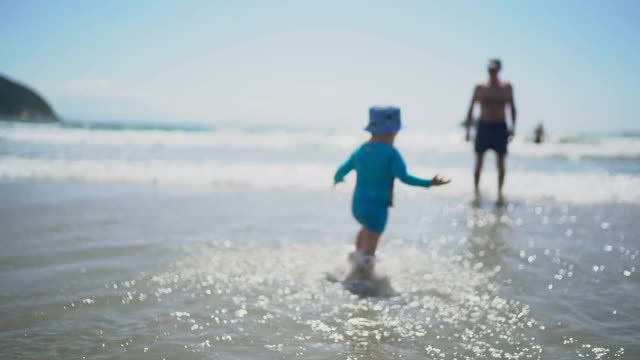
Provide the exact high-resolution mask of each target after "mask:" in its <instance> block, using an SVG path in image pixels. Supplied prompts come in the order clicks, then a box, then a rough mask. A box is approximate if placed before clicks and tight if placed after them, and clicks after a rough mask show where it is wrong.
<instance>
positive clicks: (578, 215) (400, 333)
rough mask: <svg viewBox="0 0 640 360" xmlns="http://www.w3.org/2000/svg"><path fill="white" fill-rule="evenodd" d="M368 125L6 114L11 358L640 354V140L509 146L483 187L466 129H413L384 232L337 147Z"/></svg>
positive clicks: (2, 190)
mask: <svg viewBox="0 0 640 360" xmlns="http://www.w3.org/2000/svg"><path fill="white" fill-rule="evenodd" d="M361 140H362V137H361V136H360V135H359V134H348V133H339V132H331V131H315V130H313V131H312V130H299V129H298V130H295V131H292V130H286V129H267V130H259V131H258V130H255V131H254V130H252V131H246V130H242V129H237V128H234V129H226V130H225V129H222V130H216V131H213V130H211V131H200V130H189V129H187V130H181V129H179V128H178V129H154V128H144V129H138V130H135V129H133V130H132V129H128V128H126V127H123V128H115V129H114V128H109V129H104V128H97V129H95V128H92V127H88V128H85V127H81V126H77V125H73V126H70V127H69V126H56V125H42V126H35V125H16V124H8V123H0V242H1V244H2V251H1V252H0V358H3V359H4V358H21V359H42V358H63V359H67V358H74V359H75V358H77V359H80V358H87V359H120V358H127V359H163V358H165V359H289V358H305V359H327V358H331V359H388V358H404V359H423V358H428V359H429V358H433V359H481V358H499V359H576V358H588V359H636V358H639V357H640V346H638V344H639V343H640V325H639V324H638V322H637V320H636V319H637V318H638V317H639V316H640V305H638V302H637V297H638V294H640V284H639V282H640V280H639V278H638V271H637V268H638V267H639V264H638V261H639V260H638V255H639V251H640V239H638V234H639V233H640V225H639V224H638V222H637V219H638V218H640V176H639V174H640V168H639V167H638V162H637V159H638V158H640V141H639V140H638V139H637V138H633V137H631V138H628V137H618V138H615V137H613V138H610V137H601V138H596V139H586V140H584V139H583V140H580V139H579V140H580V141H573V142H566V141H558V142H555V143H550V144H545V145H544V146H543V147H536V146H533V145H531V144H527V143H524V142H516V143H514V144H512V146H511V148H510V149H511V154H510V155H509V162H508V164H509V173H508V176H507V185H506V193H507V199H508V201H507V205H506V206H504V207H496V206H495V205H494V203H493V198H494V192H493V189H492V187H493V186H492V185H493V184H494V181H495V172H494V171H493V169H492V168H493V167H492V166H491V158H489V160H488V161H487V171H486V172H485V175H483V176H484V177H483V194H484V197H483V199H482V201H481V202H480V204H479V205H474V204H472V201H471V196H470V191H469V187H470V186H469V185H470V184H471V176H470V175H471V173H470V169H469V166H470V165H471V162H472V161H473V159H472V157H471V156H470V154H469V149H468V144H465V143H463V142H461V141H460V138H459V137H456V136H438V135H434V134H431V135H428V134H421V133H419V132H407V133H406V134H404V133H403V134H402V135H401V137H399V139H398V147H399V148H400V150H401V151H402V152H403V154H404V155H405V159H406V160H407V162H408V164H409V169H410V170H411V171H412V172H414V173H416V174H418V175H425V174H427V175H428V174H433V173H434V172H435V171H436V170H437V171H439V172H440V173H442V174H445V175H447V176H451V177H452V178H453V180H454V181H453V183H452V184H451V185H448V186H446V187H442V188H438V189H431V190H427V191H425V190H421V189H411V188H408V187H405V186H400V185H399V186H397V187H396V201H395V204H396V205H395V206H394V207H393V208H392V210H391V215H390V220H389V225H388V228H387V231H386V232H385V234H384V236H383V238H382V240H381V246H380V250H379V253H378V259H379V262H378V267H377V272H378V275H379V276H380V277H382V278H386V279H388V281H389V286H390V287H391V288H392V290H393V291H390V292H389V293H391V295H390V296H382V297H358V296H355V295H354V294H352V293H350V292H349V291H347V290H346V289H344V288H343V287H342V285H341V284H340V283H337V282H331V281H327V275H329V276H330V277H331V276H334V277H338V278H340V277H342V276H344V275H345V273H346V271H347V261H346V256H347V253H348V252H349V251H351V249H352V246H353V245H352V242H353V236H354V234H355V232H356V230H357V228H356V224H355V222H354V221H353V219H352V218H351V215H350V213H349V208H350V204H349V202H350V194H351V193H350V192H351V187H352V185H353V178H352V177H350V178H349V180H348V181H347V184H345V185H344V186H341V187H338V188H337V189H332V188H331V187H330V184H331V175H332V172H333V170H334V169H335V166H336V165H337V164H338V163H339V162H340V161H341V160H343V159H344V158H345V157H346V156H347V155H348V154H349V152H350V151H351V149H352V148H353V146H355V145H357V144H358V142H359V141H361Z"/></svg>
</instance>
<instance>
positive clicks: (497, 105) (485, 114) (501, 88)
mask: <svg viewBox="0 0 640 360" xmlns="http://www.w3.org/2000/svg"><path fill="white" fill-rule="evenodd" d="M475 94H476V96H475V100H476V101H477V102H479V103H480V121H484V122H503V121H505V119H506V112H505V108H506V105H507V103H510V101H511V99H512V94H513V93H512V90H511V84H509V83H507V82H499V83H497V84H490V83H483V84H478V85H477V86H476V92H475Z"/></svg>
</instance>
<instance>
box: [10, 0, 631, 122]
mask: <svg viewBox="0 0 640 360" xmlns="http://www.w3.org/2000/svg"><path fill="white" fill-rule="evenodd" d="M639 18H640V2H638V1H635V0H615V1H600V0H563V1H525V0H523V1H482V2H479V1H473V0H469V1H384V2H383V1H331V0H324V1H276V0H273V1H243V0H234V1H213V0H212V1H163V0H153V1H146V0H137V1H125V0H118V1H114V0H106V1H99V2H98V1H82V0H77V1H69V0H56V1H48V0H40V1H34V0H23V1H14V0H0V43H1V44H2V50H1V51H0V74H4V75H5V76H8V77H10V78H12V79H15V80H18V81H20V82H22V83H25V84H28V85H29V86H31V87H32V88H34V89H36V90H37V91H38V92H40V93H41V94H42V95H43V96H44V97H45V98H47V99H48V100H49V102H50V103H51V104H52V105H53V107H54V109H55V110H56V111H57V112H58V113H59V114H60V115H61V116H62V117H64V118H67V119H76V120H77V119H88V120H91V119H94V120H101V119H110V120H122V121H128V120H149V121H151V120H153V121H172V122H180V121H184V122H205V123H214V124H215V123H226V124H229V123H261V124H298V125H312V126H329V127H337V126H339V127H345V128H360V127H362V126H363V125H364V123H365V122H366V117H367V109H368V107H369V106H371V105H374V104H380V105H385V104H393V105H397V106H400V107H401V109H402V115H403V121H404V123H405V125H406V126H407V127H409V128H411V127H415V128H420V129H455V128H456V126H457V125H458V124H459V123H460V122H461V121H462V119H463V118H464V116H465V114H466V111H467V108H468V105H469V101H470V97H471V93H472V90H473V87H474V85H475V84H476V83H478V82H481V81H485V80H486V78H487V72H486V64H487V60H488V59H489V58H491V57H499V58H500V59H501V60H502V62H503V71H502V72H501V77H502V78H503V79H504V80H507V81H509V82H511V83H512V85H513V88H514V94H515V100H516V105H517V109H518V113H519V118H518V128H519V129H522V131H529V130H530V129H531V128H533V126H534V125H535V124H536V123H538V122H539V121H542V122H543V123H544V124H545V126H546V127H547V128H548V129H550V130H551V131H554V130H555V131H557V132H595V131H607V132H616V131H621V130H637V129H639V128H640V125H638V122H637V120H639V119H638V112H637V111H636V106H634V105H635V103H636V102H637V101H638V100H639V99H640V85H639V84H640V22H639V21H638V20H637V19H639Z"/></svg>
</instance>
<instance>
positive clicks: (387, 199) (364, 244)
mask: <svg viewBox="0 0 640 360" xmlns="http://www.w3.org/2000/svg"><path fill="white" fill-rule="evenodd" d="M400 127H401V124H400V109H399V108H397V107H372V108H370V109H369V124H368V126H367V127H366V129H365V130H367V131H368V132H370V133H371V138H370V139H369V141H367V142H366V143H364V144H362V145H361V146H360V147H358V148H357V149H356V150H355V151H354V152H353V154H351V156H350V157H349V158H348V159H347V160H346V161H345V162H344V164H342V165H341V166H340V167H339V168H338V170H337V171H336V173H335V176H334V178H333V179H334V184H338V183H340V182H342V181H343V180H344V177H345V176H346V175H347V174H348V173H349V172H350V171H351V170H354V169H355V171H356V173H357V179H356V187H355V191H354V193H353V202H352V206H351V211H352V213H353V217H354V218H355V219H356V220H357V221H358V223H360V225H362V227H361V228H360V231H359V232H358V235H357V236H356V244H355V245H356V248H355V252H353V253H351V254H349V262H350V263H351V264H352V265H353V266H354V270H358V271H365V272H366V273H369V274H370V273H371V272H372V271H373V267H374V264H375V253H376V248H377V247H378V240H379V239H380V236H381V235H382V232H383V231H384V228H385V226H386V224H387V213H388V207H389V206H391V193H392V187H393V181H394V179H395V178H398V179H399V180H400V181H402V182H403V183H405V184H408V185H414V186H422V187H431V186H439V185H444V184H447V183H449V182H450V180H444V179H442V178H440V177H438V176H435V177H433V178H432V179H430V180H429V179H422V178H418V177H415V176H412V175H409V174H408V173H407V167H406V165H405V163H404V160H403V159H402V156H401V155H400V153H399V152H398V150H396V148H395V147H394V146H393V141H394V139H395V137H396V135H397V134H398V131H399V130H400Z"/></svg>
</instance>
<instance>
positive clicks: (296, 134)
mask: <svg viewBox="0 0 640 360" xmlns="http://www.w3.org/2000/svg"><path fill="white" fill-rule="evenodd" d="M366 138H367V134H366V133H365V132H363V131H358V130H354V131H350V132H346V131H345V132H330V131H311V130H310V131H286V130H271V131H260V132H252V131H245V130H238V129H221V130H218V131H181V130H172V131H166V130H104V129H87V128H63V127H59V126H33V125H23V124H19V125H11V126H1V127H0V139H2V140H6V141H12V142H19V143H26V144H38V145H59V146H113V147H123V146H135V147H165V148H204V149H221V148H229V149H296V148H300V147H311V148H319V149H343V150H350V149H353V148H354V147H356V146H357V145H358V144H360V143H362V142H363V141H365V140H366ZM397 146H398V147H399V148H400V149H401V150H403V151H415V152H422V153H443V154H467V153H469V152H470V151H471V150H470V149H471V145H470V144H469V143H466V142H465V141H464V140H463V138H462V132H456V133H449V134H446V133H431V132H424V131H419V130H414V131H406V132H401V133H400V135H399V136H398V139H397ZM509 150H510V152H511V153H512V154H514V155H521V156H527V157H561V158H566V159H569V160H579V159H582V158H619V159H640V139H638V138H633V137H602V138H593V139H591V140H589V139H587V140H584V141H579V142H558V141H550V142H547V143H545V144H543V145H536V144H532V143H530V142H526V141H523V139H522V138H516V139H515V140H514V141H513V142H512V143H511V146H510V149H509Z"/></svg>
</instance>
